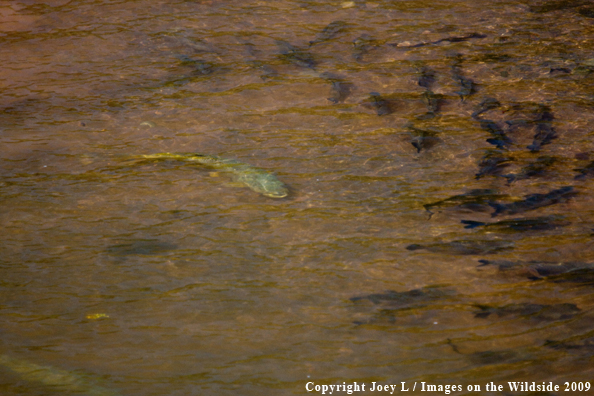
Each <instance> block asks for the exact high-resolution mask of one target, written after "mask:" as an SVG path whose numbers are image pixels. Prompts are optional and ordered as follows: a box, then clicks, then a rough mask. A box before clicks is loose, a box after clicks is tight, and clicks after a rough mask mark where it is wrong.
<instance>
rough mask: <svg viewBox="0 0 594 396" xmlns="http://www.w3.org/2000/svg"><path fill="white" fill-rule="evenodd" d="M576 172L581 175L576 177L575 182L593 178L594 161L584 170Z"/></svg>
mask: <svg viewBox="0 0 594 396" xmlns="http://www.w3.org/2000/svg"><path fill="white" fill-rule="evenodd" d="M574 170H575V171H577V172H580V173H581V175H577V176H576V177H575V180H583V179H585V178H587V177H592V176H593V175H594V161H592V162H590V163H589V164H588V165H586V166H585V167H583V168H580V169H574Z"/></svg>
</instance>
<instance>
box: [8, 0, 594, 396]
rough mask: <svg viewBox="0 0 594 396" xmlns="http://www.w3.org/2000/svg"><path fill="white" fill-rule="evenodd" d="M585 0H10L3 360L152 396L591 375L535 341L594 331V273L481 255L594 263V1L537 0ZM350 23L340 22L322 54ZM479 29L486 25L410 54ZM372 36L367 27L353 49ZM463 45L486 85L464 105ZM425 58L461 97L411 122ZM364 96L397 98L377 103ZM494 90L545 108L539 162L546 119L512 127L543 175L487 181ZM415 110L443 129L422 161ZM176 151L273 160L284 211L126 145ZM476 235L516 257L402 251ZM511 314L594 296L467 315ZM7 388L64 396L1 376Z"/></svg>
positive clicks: (504, 100)
mask: <svg viewBox="0 0 594 396" xmlns="http://www.w3.org/2000/svg"><path fill="white" fill-rule="evenodd" d="M572 3H577V2H571V1H568V2H565V3H559V2H544V1H541V2H537V1H529V2H528V1H523V2H519V1H511V0H510V1H503V0H500V1H492V0H490V1H483V0H481V1H476V0H472V1H471V0H465V1H457V0H455V1H447V2H443V1H375V2H370V1H354V2H346V1H326V2H321V1H309V0H302V1H266V2H262V1H244V2H233V1H216V0H211V1H152V0H151V1H147V0H138V1H132V0H120V1H115V0H114V1H91V0H80V1H69V0H44V1H28V0H26V1H11V2H5V3H3V4H0V54H1V57H2V59H3V62H2V63H3V67H2V69H1V70H0V82H1V85H0V86H1V87H2V89H1V90H0V143H1V145H2V152H1V153H0V199H1V201H2V207H3V210H2V212H1V213H0V225H1V227H2V229H3V240H2V243H1V244H0V269H1V277H0V279H2V281H1V282H2V283H1V288H0V293H1V296H2V297H1V300H0V301H1V303H0V309H1V311H0V312H1V313H2V317H3V319H4V320H3V321H2V327H1V330H0V331H1V333H2V340H3V342H2V350H1V351H0V352H1V354H3V355H9V356H13V357H15V358H18V359H22V360H25V361H30V362H32V363H33V364H38V365H42V366H44V367H46V366H47V367H56V368H59V369H60V370H69V371H72V372H74V373H88V375H90V376H91V377H92V380H93V381H95V382H96V383H97V384H98V386H101V387H102V388H110V389H114V390H117V391H118V392H120V393H121V394H122V395H139V396H140V395H142V396H144V395H147V396H148V395H184V396H186V395H199V394H200V395H203V394H213V395H214V394H217V395H231V394H233V395H235V394H241V395H261V394H268V393H270V392H274V394H278V395H285V394H286V395H293V394H303V393H306V391H305V388H304V387H305V384H306V383H307V382H308V381H314V382H315V383H316V384H336V383H342V382H343V381H346V382H347V383H349V382H352V381H358V382H365V383H371V382H372V381H376V382H380V383H386V384H397V383H400V382H401V381H408V382H410V383H412V382H414V381H426V382H429V383H436V384H462V385H464V386H466V385H467V384H486V383H487V382H490V381H494V382H495V383H502V384H504V383H505V382H506V381H537V382H538V381H553V382H555V383H557V384H559V385H562V383H563V382H565V381H586V380H588V379H590V378H591V377H592V373H593V370H592V368H591V366H589V365H588V364H587V363H588V362H589V361H590V360H591V350H590V351H588V349H587V348H584V349H562V348H561V349H554V348H551V347H548V346H545V343H546V342H547V341H548V340H554V341H579V340H582V339H584V338H587V337H591V336H592V334H593V333H592V332H593V329H594V327H593V325H594V320H593V319H594V317H593V314H592V309H593V308H594V304H593V303H592V294H593V289H592V286H591V285H580V284H575V283H554V282H549V281H531V280H529V279H527V278H525V277H517V276H516V277H514V276H506V275H505V274H499V273H497V271H496V270H495V269H493V268H491V267H481V268H477V265H478V264H479V262H478V260H480V259H489V260H493V259H506V260H546V261H583V262H594V251H593V250H592V248H591V247H592V243H593V241H592V236H591V234H592V228H593V226H592V224H593V220H594V210H593V209H592V202H593V200H592V197H593V196H594V178H585V179H584V180H574V177H575V176H576V175H578V173H577V172H576V171H575V170H574V169H577V168H583V167H584V166H586V165H587V164H588V163H589V162H590V161H592V160H594V155H593V154H592V153H593V150H594V144H593V142H592V132H591V125H592V124H593V122H594V113H593V112H592V106H593V105H594V73H590V69H588V67H592V69H593V70H594V61H593V60H592V59H594V44H593V43H592V41H591V40H590V37H591V36H592V33H593V32H594V19H592V18H591V17H589V16H587V15H588V10H589V8H588V6H587V5H586V6H582V7H561V9H553V10H549V8H551V7H549V8H546V7H545V8H542V7H541V8H538V7H537V6H543V5H544V6H546V5H551V4H553V5H554V4H566V5H572ZM574 5H575V4H574ZM531 7H532V8H531ZM553 8H555V7H553ZM557 8H559V7H557ZM538 11H546V12H538ZM332 21H344V22H346V24H347V25H346V28H345V29H344V30H342V31H340V32H338V34H337V35H336V36H335V37H333V38H330V39H329V40H327V41H322V42H316V43H315V44H314V45H312V46H311V48H308V45H309V44H308V43H309V42H310V41H313V40H314V39H315V38H316V37H317V35H318V34H319V33H320V32H321V31H322V29H323V28H324V27H325V26H327V25H328V24H329V23H330V22H332ZM471 33H479V34H483V35H485V36H486V37H484V38H472V39H469V40H467V41H460V42H451V41H441V42H439V43H435V44H428V45H424V46H420V47H410V46H413V45H415V44H418V43H432V42H436V41H439V40H442V39H444V38H448V37H461V36H465V35H469V34H471ZM362 34H367V35H368V36H370V37H371V38H373V39H374V40H375V41H374V42H373V44H370V48H369V51H368V52H367V53H365V54H363V55H362V56H361V59H359V60H357V59H355V56H354V53H353V50H354V48H353V41H354V40H355V39H357V38H358V37H360V36H361V35H362ZM275 40H284V41H286V42H288V43H290V44H291V45H293V46H296V47H299V48H301V49H303V50H304V51H306V52H308V53H310V54H311V55H312V57H313V59H314V60H315V62H316V64H317V65H316V67H315V70H314V69H311V68H308V67H303V65H298V64H294V63H291V62H290V61H289V60H288V59H287V58H286V57H282V56H279V46H278V45H277V43H276V42H275ZM392 44H394V45H392ZM397 44H399V45H400V46H398V45H397ZM455 54H461V55H462V57H461V58H460V59H461V60H462V61H461V63H460V65H459V71H461V73H462V74H463V75H464V77H466V78H469V79H471V80H472V81H474V83H475V84H476V92H475V93H473V94H472V95H470V96H468V97H466V98H465V99H464V100H463V101H462V100H461V99H460V97H459V96H458V94H457V93H456V92H457V91H458V90H459V89H460V88H459V86H458V85H457V83H456V81H455V79H454V76H453V64H454V62H455ZM184 57H189V58H190V59H192V60H200V61H202V62H204V63H192V62H188V61H187V60H186V61H185V62H184V59H186V58H184ZM258 62H259V63H258ZM420 65H425V66H427V67H429V68H431V69H433V70H434V71H435V77H436V81H435V83H433V85H432V91H433V92H435V93H436V94H439V95H442V98H443V101H442V106H441V108H440V110H439V112H438V114H437V116H436V117H433V118H427V119H422V117H421V119H419V118H417V117H419V116H421V115H423V114H424V113H426V111H427V107H426V105H425V104H424V103H423V101H422V94H423V92H424V88H422V87H421V86H419V85H418V84H417V81H418V78H419V72H418V68H419V66H420ZM552 69H567V70H568V71H553V72H551V70H552ZM324 72H329V73H333V74H334V75H336V76H338V77H339V78H341V79H343V80H344V81H346V82H348V83H349V84H351V87H352V89H351V90H350V93H349V95H348V96H347V97H346V99H345V100H344V102H342V103H337V104H333V103H332V102H331V101H329V100H328V98H329V97H331V96H332V91H331V84H330V82H329V81H327V80H325V79H324V78H321V75H320V74H321V73H324ZM371 92H378V93H380V94H381V95H382V96H385V97H387V98H388V99H389V100H392V101H393V106H394V112H393V113H391V114H387V115H382V116H378V115H377V114H376V112H375V110H374V109H373V108H370V107H369V106H366V104H367V103H368V102H369V94H370V93H371ZM486 97H495V98H496V99H497V100H498V101H499V102H500V103H501V104H502V106H503V107H502V109H503V110H505V109H508V108H509V107H510V105H511V104H513V103H517V102H536V103H543V104H546V105H548V106H549V107H550V109H551V111H552V113H553V114H554V117H555V119H554V121H553V123H552V124H553V126H554V128H555V130H556V131H557V135H558V138H557V139H555V140H553V141H552V142H551V143H550V144H548V145H545V146H543V147H542V149H541V151H540V152H539V153H530V152H529V151H528V149H526V146H528V145H530V144H531V143H532V139H533V135H534V131H533V130H531V129H522V128H520V129H519V130H518V131H517V132H515V133H514V134H510V136H511V138H512V140H513V141H514V144H513V145H512V147H510V150H509V153H508V154H507V155H510V156H511V157H513V160H512V161H511V165H510V167H509V168H508V169H509V172H515V171H518V170H519V169H521V168H522V167H523V166H525V165H526V164H529V163H531V162H534V160H535V159H536V158H538V157H539V156H541V155H549V156H554V157H556V158H557V159H558V161H557V162H555V164H554V165H553V166H552V167H551V168H550V169H549V170H548V171H547V172H545V173H544V174H543V175H542V176H539V177H531V178H527V179H524V180H518V181H515V182H513V183H511V184H510V185H508V183H507V180H506V179H505V178H502V177H493V176H485V177H482V178H480V179H478V180H477V179H476V178H475V174H476V173H477V172H478V171H479V169H478V163H479V162H480V160H481V158H482V157H483V156H484V155H485V152H486V150H488V149H492V148H494V146H492V145H490V144H489V143H487V142H486V141H485V140H486V139H487V138H489V137H490V135H489V133H487V132H485V131H484V130H482V129H481V128H480V125H479V122H478V121H477V120H475V119H473V118H472V117H471V115H472V113H473V112H474V111H475V110H476V108H477V106H478V104H479V103H480V102H481V101H482V100H483V99H484V98H486ZM506 106H507V107H506ZM502 109H495V110H489V111H488V112H487V113H484V114H483V115H481V117H482V118H483V119H490V120H493V121H495V122H497V123H499V124H500V125H503V123H504V121H505V120H509V119H510V118H513V113H514V111H513V110H510V111H506V112H504V111H502ZM520 118H521V114H520ZM409 122H411V123H412V124H413V125H414V126H415V127H416V128H420V129H423V130H428V131H431V132H432V133H434V134H435V136H436V137H437V138H438V139H439V140H438V143H437V144H435V145H434V146H433V147H430V148H426V149H422V150H421V151H420V152H417V149H415V148H414V147H413V146H412V145H411V140H412V138H413V134H412V132H411V130H410V128H408V127H407V126H408V123H409ZM159 152H197V153H204V154H208V155H219V156H221V157H224V158H232V159H236V160H239V161H241V162H244V163H247V164H250V165H253V166H257V167H260V168H263V169H266V170H269V171H270V172H274V173H275V174H276V175H277V176H278V178H279V179H281V180H282V181H283V182H284V183H286V184H287V185H289V186H290V189H291V193H290V196H289V197H288V198H286V199H277V200H275V199H271V198H267V197H264V196H261V195H258V194H257V193H255V192H253V191H251V190H249V189H247V188H242V187H238V186H236V185H235V184H234V183H233V182H232V180H231V178H230V177H229V176H228V175H226V174H224V173H220V172H213V171H212V170H209V169H206V168H200V167H198V166H193V165H190V164H186V163H179V162H169V163H163V162H159V163H150V162H142V163H138V162H135V161H131V160H130V158H129V156H130V155H139V154H150V153H159ZM504 173H508V171H506V172H504ZM568 185H572V186H574V187H575V190H576V191H577V192H578V195H577V196H576V197H575V198H572V199H571V200H569V201H568V202H561V203H558V204H555V205H551V206H547V207H543V208H539V209H536V210H534V211H531V212H527V213H525V214H519V215H513V216H499V217H497V218H496V219H497V220H501V219H508V218H515V217H536V216H547V215H557V214H558V215H563V216H565V217H564V219H565V220H567V221H568V222H570V224H569V225H567V226H564V227H560V228H556V229H553V230H545V231H528V232H506V231H505V230H501V229H498V228H496V227H493V228H475V229H464V227H463V225H462V224H461V223H460V221H461V220H475V221H486V222H489V221H491V217H490V214H489V213H484V212H478V213H477V212H471V211H464V210H459V209H456V208H455V207H445V208H437V209H436V210H434V212H435V214H433V216H431V217H430V218H429V215H428V212H427V211H426V210H425V208H424V206H423V205H426V204H430V203H433V202H436V201H439V200H442V199H446V198H448V197H451V196H453V195H457V194H463V193H466V192H468V191H470V190H472V189H486V188H490V189H495V190H497V191H498V192H499V193H501V194H507V195H509V196H510V197H512V198H515V199H520V198H521V197H522V196H524V195H526V194H534V193H547V192H549V191H551V190H553V189H557V188H560V187H563V186H568ZM468 239H470V240H492V241H499V240H501V241H509V242H511V243H512V244H513V249H505V250H502V251H500V252H495V254H488V255H481V254H471V255H460V254H446V253H443V252H431V251H428V250H415V251H411V250H407V249H406V247H407V246H408V245H410V244H435V243H439V242H450V241H454V240H468ZM427 286H436V287H442V288H444V290H447V292H445V293H443V295H440V296H439V298H435V299H431V300H429V301H419V302H414V303H412V304H411V305H407V306H404V307H398V308H394V307H390V306H389V305H388V306H386V305H382V304H377V305H374V304H373V303H372V302H370V301H368V300H361V301H352V300H350V299H351V298H353V297H358V296H365V295H369V294H377V293H383V292H385V291H387V290H393V291H397V292H405V291H408V290H412V289H417V288H423V287H427ZM512 303H537V304H562V303H572V304H575V305H576V306H577V307H579V309H580V310H581V311H580V312H579V313H578V314H577V315H575V316H573V317H571V318H569V319H562V320H537V319H536V318H534V317H526V316H517V315H516V316H514V315H511V316H505V317H494V315H491V316H489V317H487V318H477V317H475V314H476V313H477V312H478V311H479V309H478V308H477V307H476V305H477V304H492V305H494V306H504V305H508V304H512ZM94 314H105V315H106V316H107V317H98V316H92V315H94ZM89 315H90V316H89ZM87 316H88V318H87ZM0 390H1V393H2V394H3V395H46V394H52V395H53V394H64V390H63V389H60V390H56V389H52V388H51V387H49V388H48V387H47V386H45V385H44V384H43V383H40V382H39V381H37V382H36V381H28V380H27V378H24V377H19V376H17V375H15V374H14V373H11V372H10V371H8V370H2V369H1V368H0ZM52 392H53V393H52ZM462 393H464V392H462ZM369 394H374V393H372V392H370V393H369ZM472 394H478V393H472ZM482 394H490V393H488V392H485V391H484V388H483V390H482Z"/></svg>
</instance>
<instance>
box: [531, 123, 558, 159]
mask: <svg viewBox="0 0 594 396" xmlns="http://www.w3.org/2000/svg"><path fill="white" fill-rule="evenodd" d="M557 137H558V136H557V132H556V131H555V128H553V127H552V126H551V124H550V123H548V122H544V123H539V124H537V125H536V134H535V135H534V141H533V142H532V144H531V145H530V146H528V147H527V148H528V149H530V151H531V152H533V153H534V152H537V151H540V149H541V148H542V146H545V145H547V144H550V143H551V142H552V141H553V140H554V139H557Z"/></svg>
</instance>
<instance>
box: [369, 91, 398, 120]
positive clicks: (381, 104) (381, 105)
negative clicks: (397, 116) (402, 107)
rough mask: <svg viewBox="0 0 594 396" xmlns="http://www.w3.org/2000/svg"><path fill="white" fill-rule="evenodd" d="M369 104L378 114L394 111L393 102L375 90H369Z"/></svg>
mask: <svg viewBox="0 0 594 396" xmlns="http://www.w3.org/2000/svg"><path fill="white" fill-rule="evenodd" d="M369 105H370V106H371V107H373V108H374V109H375V111H376V113H377V115H378V116H383V115H387V114H392V113H393V112H394V108H393V107H394V106H393V104H392V103H391V102H390V101H389V100H386V99H384V98H383V97H382V96H381V95H380V94H379V93H377V92H371V93H370V94H369Z"/></svg>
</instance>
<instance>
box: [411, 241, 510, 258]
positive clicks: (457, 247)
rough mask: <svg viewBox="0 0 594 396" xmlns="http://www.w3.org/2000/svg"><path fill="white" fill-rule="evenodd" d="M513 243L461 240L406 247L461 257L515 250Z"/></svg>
mask: <svg viewBox="0 0 594 396" xmlns="http://www.w3.org/2000/svg"><path fill="white" fill-rule="evenodd" d="M513 245H514V244H513V242H509V241H485V240H482V241H480V240H479V241H477V240H461V241H452V242H438V243H431V244H427V245H419V244H416V243H415V244H412V245H408V246H407V247H406V249H407V250H412V251H415V250H420V249H424V250H428V251H430V252H432V253H442V254H459V255H475V254H494V253H498V252H499V251H502V250H506V249H513Z"/></svg>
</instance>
